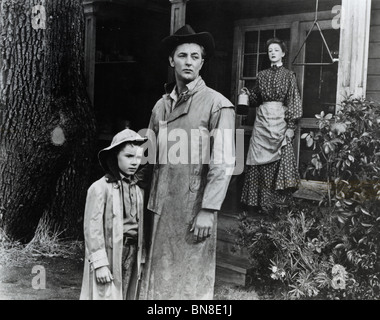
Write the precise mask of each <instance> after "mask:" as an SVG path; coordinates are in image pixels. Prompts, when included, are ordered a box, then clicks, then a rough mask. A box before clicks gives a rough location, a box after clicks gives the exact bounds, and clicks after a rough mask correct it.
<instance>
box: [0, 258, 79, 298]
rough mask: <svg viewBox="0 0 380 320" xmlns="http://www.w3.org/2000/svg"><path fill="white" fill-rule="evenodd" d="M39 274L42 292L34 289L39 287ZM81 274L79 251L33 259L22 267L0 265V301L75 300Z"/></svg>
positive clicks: (18, 265) (77, 296)
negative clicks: (64, 255) (44, 279)
mask: <svg viewBox="0 0 380 320" xmlns="http://www.w3.org/2000/svg"><path fill="white" fill-rule="evenodd" d="M30 260H32V261H30ZM33 268H35V270H34V269H33ZM33 271H34V273H32V272H33ZM43 271H44V272H45V276H46V282H45V289H42V288H41V289H38V287H43V282H41V281H40V277H41V278H42V276H43ZM82 273H83V256H82V254H81V253H80V252H78V253H77V254H74V255H72V256H70V257H69V258H62V257H36V258H34V259H28V261H27V262H26V263H24V264H22V265H20V264H16V265H5V266H4V265H3V266H1V265H0V300H78V299H79V295H80V286H81V283H82ZM33 279H34V281H33Z"/></svg>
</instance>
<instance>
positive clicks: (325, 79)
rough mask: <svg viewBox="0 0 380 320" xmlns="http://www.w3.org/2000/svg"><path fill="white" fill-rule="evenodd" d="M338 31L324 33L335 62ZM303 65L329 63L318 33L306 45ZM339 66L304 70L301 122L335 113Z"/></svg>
mask: <svg viewBox="0 0 380 320" xmlns="http://www.w3.org/2000/svg"><path fill="white" fill-rule="evenodd" d="M339 34H340V30H334V29H329V30H323V35H324V37H325V39H326V42H327V44H328V46H329V48H330V51H331V53H332V56H333V58H338V52H339ZM305 62H306V63H320V62H330V58H329V55H328V53H327V48H326V47H325V45H324V44H323V41H322V38H321V35H320V34H319V31H318V30H317V31H313V32H312V33H311V34H310V36H309V38H308V40H307V43H306V48H305ZM337 76H338V63H334V64H331V65H323V66H310V65H309V66H308V65H307V66H305V73H304V87H303V105H304V118H314V117H315V114H317V113H320V112H321V111H324V112H325V113H335V103H336V89H337V80H338V79H337Z"/></svg>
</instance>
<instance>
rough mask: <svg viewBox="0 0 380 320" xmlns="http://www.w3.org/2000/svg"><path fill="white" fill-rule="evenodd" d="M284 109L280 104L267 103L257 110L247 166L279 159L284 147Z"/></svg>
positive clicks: (285, 126) (276, 102) (274, 102)
mask: <svg viewBox="0 0 380 320" xmlns="http://www.w3.org/2000/svg"><path fill="white" fill-rule="evenodd" d="M286 129H287V124H286V121H285V107H284V105H283V104H282V102H279V101H268V102H264V103H263V104H262V105H260V106H259V107H258V108H257V112H256V119H255V124H254V126H253V130H252V136H251V140H250V143H249V149H248V155H247V161H246V164H247V165H262V164H268V163H272V162H275V161H277V160H279V159H280V158H281V148H282V147H283V146H285V145H286V139H285V132H286Z"/></svg>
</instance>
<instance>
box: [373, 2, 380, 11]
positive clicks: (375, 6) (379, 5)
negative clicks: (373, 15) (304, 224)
mask: <svg viewBox="0 0 380 320" xmlns="http://www.w3.org/2000/svg"><path fill="white" fill-rule="evenodd" d="M371 7H372V10H380V0H372V5H371Z"/></svg>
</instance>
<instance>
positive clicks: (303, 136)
mask: <svg viewBox="0 0 380 320" xmlns="http://www.w3.org/2000/svg"><path fill="white" fill-rule="evenodd" d="M307 136H309V134H308V133H304V134H303V135H302V136H301V139H305V138H306V137H307Z"/></svg>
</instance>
